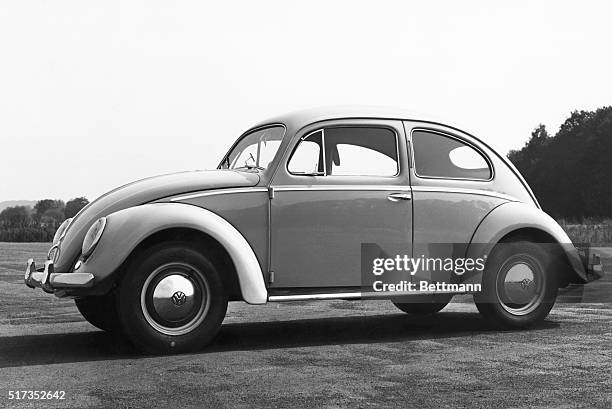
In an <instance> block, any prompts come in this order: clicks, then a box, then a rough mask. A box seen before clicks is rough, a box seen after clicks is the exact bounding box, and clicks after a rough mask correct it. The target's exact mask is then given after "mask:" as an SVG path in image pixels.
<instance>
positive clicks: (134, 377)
mask: <svg viewBox="0 0 612 409" xmlns="http://www.w3.org/2000/svg"><path fill="white" fill-rule="evenodd" d="M47 248H48V244H44V243H43V244H14V243H13V244H8V243H0V407H104V406H111V407H151V406H153V405H160V406H163V407H169V406H172V407H181V408H185V407H194V408H196V407H228V408H231V407H244V408H264V407H288V408H289V407H290V408H306V407H321V406H324V407H398V408H406V407H418V408H440V407H470V408H474V407H476V408H477V407H487V408H488V407H498V408H514V407H517V408H518V407H520V408H522V407H554V408H558V407H589V408H590V407H599V408H609V407H611V406H612V388H611V387H610V385H611V383H612V371H611V368H610V362H612V359H611V358H612V305H611V301H612V300H611V299H610V289H611V284H612V283H611V281H612V280H611V279H610V277H611V276H612V275H610V274H608V275H606V277H605V279H604V280H601V281H599V282H595V283H591V284H590V285H588V286H586V287H574V288H571V289H569V290H565V291H564V292H563V294H562V295H561V297H560V302H559V303H558V304H557V305H556V306H555V308H554V309H553V311H552V312H551V314H550V316H549V318H548V319H547V320H546V321H545V322H544V323H543V324H541V325H539V326H538V327H536V328H533V329H530V330H528V331H505V332H499V331H494V330H491V329H490V328H489V327H488V326H487V325H486V324H485V323H484V322H483V321H482V320H481V318H480V316H479V315H478V314H477V312H476V309H475V308H474V306H473V305H472V304H471V303H470V302H469V301H470V300H469V297H458V298H457V300H456V301H457V302H454V303H452V304H451V305H449V306H448V307H447V308H446V309H444V310H443V311H442V312H441V313H439V314H437V315H436V316H433V317H414V316H408V315H406V314H403V313H398V310H396V309H395V307H393V305H392V304H391V303H389V302H384V301H368V302H349V301H338V300H334V301H325V302H295V303H286V304H273V303H271V304H268V305H265V306H248V305H246V304H244V303H232V304H231V305H230V308H229V311H228V315H227V318H226V320H225V321H224V325H223V327H222V329H221V332H220V334H219V336H218V337H217V339H216V340H215V341H214V343H213V344H212V345H211V346H209V347H207V348H205V349H203V350H202V351H201V352H200V353H196V354H185V355H178V356H166V357H150V356H149V357H145V356H140V355H138V354H137V353H136V352H135V351H134V350H133V349H132V348H131V347H130V345H129V344H128V343H127V342H126V341H124V340H122V339H121V338H115V337H113V336H111V335H108V334H106V333H104V332H102V331H98V330H96V329H95V328H94V327H92V326H90V325H89V324H88V323H87V322H85V321H83V320H82V319H81V317H80V315H79V313H78V311H77V310H76V308H75V307H74V305H73V303H72V301H70V300H60V299H57V298H56V297H53V296H50V295H47V294H44V293H43V292H42V291H40V290H38V291H36V290H30V289H28V288H26V287H25V286H24V285H23V284H22V270H23V268H24V265H25V260H26V259H27V258H28V257H32V256H35V257H36V258H37V259H38V260H42V259H44V256H45V253H46V250H47ZM604 251H605V252H606V253H605V258H604V263H605V266H606V270H607V271H608V272H610V271H612V251H610V250H609V249H608V250H604ZM580 299H582V300H583V302H582V303H575V302H574V301H577V300H580ZM17 389H19V390H31V389H34V390H64V391H66V400H63V401H51V402H49V401H47V402H41V401H39V402H36V401H14V400H8V392H9V391H10V390H17Z"/></svg>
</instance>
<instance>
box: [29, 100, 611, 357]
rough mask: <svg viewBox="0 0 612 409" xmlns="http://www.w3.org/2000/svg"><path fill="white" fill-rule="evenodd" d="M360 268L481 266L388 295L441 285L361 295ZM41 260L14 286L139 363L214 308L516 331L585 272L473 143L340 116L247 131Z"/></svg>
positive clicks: (586, 276)
mask: <svg viewBox="0 0 612 409" xmlns="http://www.w3.org/2000/svg"><path fill="white" fill-rule="evenodd" d="M398 249H399V250H398ZM399 252H401V253H399ZM368 254H369V255H370V256H371V255H372V254H374V256H373V257H374V258H376V257H378V258H379V259H380V257H379V256H388V257H387V259H391V260H393V257H394V255H395V254H398V256H397V257H396V259H397V260H398V261H399V257H400V254H401V255H403V256H404V257H405V256H409V257H423V260H424V257H425V256H427V257H429V256H436V257H442V256H444V257H447V256H448V257H453V259H457V258H463V259H466V260H467V259H474V260H477V259H480V260H486V261H485V262H484V268H483V269H481V270H476V271H472V272H467V273H464V272H462V273H461V274H459V272H458V270H457V268H452V269H451V270H447V269H445V270H443V271H440V270H439V269H438V270H435V271H430V270H420V271H418V272H415V271H413V272H411V273H410V274H409V275H408V276H407V280H404V281H402V283H404V284H406V283H408V284H410V283H414V282H417V281H419V282H421V283H423V282H424V283H426V284H427V283H429V284H439V283H449V285H448V286H446V287H444V286H443V287H440V286H438V285H436V286H431V285H425V286H421V287H416V289H415V288H406V285H403V286H399V285H397V286H395V287H393V288H394V289H395V290H393V291H382V292H378V293H377V292H376V291H377V288H378V287H380V286H381V282H380V280H377V281H376V282H375V283H374V286H372V285H371V284H372V282H371V281H370V279H373V278H376V277H375V276H374V275H372V274H371V272H372V271H371V269H369V267H368V266H369V265H370V264H369V263H370V261H371V259H369V258H368V257H370V256H368ZM47 258H48V259H47V260H46V261H45V262H44V267H40V268H37V267H36V265H35V263H34V261H33V260H32V259H30V260H29V261H28V263H27V267H26V273H25V283H26V285H28V286H29V287H32V288H34V287H41V288H42V289H43V290H44V291H46V292H48V293H54V294H55V295H56V296H58V297H72V298H74V299H75V302H76V306H77V307H78V309H79V311H80V312H81V313H82V315H83V316H84V317H85V319H86V320H88V321H89V322H90V323H92V324H93V325H95V326H96V327H98V328H101V329H103V330H107V331H119V332H122V333H124V334H125V335H126V336H127V337H128V338H129V339H130V340H131V341H132V342H133V343H134V344H135V345H136V346H137V347H139V348H140V349H142V350H144V351H147V352H153V353H160V352H161V353H163V352H175V351H187V350H193V349H195V348H197V347H199V346H202V345H205V344H206V343H208V342H209V341H211V340H212V338H213V337H214V336H215V334H216V333H217V332H218V330H219V328H220V326H221V322H222V321H223V319H224V316H225V313H226V308H227V304H228V301H245V302H247V303H249V304H265V303H268V302H282V301H296V300H323V299H335V298H336V299H364V298H385V299H390V300H392V301H393V302H394V303H395V305H396V306H397V307H398V308H400V309H401V310H403V311H405V312H409V313H433V312H437V311H439V310H440V309H442V308H443V307H444V306H445V305H446V303H448V302H449V300H450V298H451V297H452V296H453V295H454V294H459V293H462V294H463V293H473V294H474V299H475V302H476V305H477V306H478V309H479V311H480V312H481V313H482V314H483V315H484V316H485V317H486V318H487V319H488V320H490V321H491V322H492V323H494V324H495V325H497V326H500V327H505V328H520V327H525V326H528V325H532V324H533V323H535V322H538V321H540V320H543V319H544V318H545V317H546V315H547V314H548V312H549V311H550V309H551V308H552V305H553V303H554V301H555V297H556V294H557V289H558V288H559V287H563V286H566V285H567V284H568V283H584V282H587V281H590V280H592V279H594V278H597V277H599V276H600V275H601V274H602V273H601V264H600V262H599V260H598V259H597V257H596V256H594V255H591V256H588V255H587V254H586V253H581V252H580V251H578V250H577V249H576V248H575V247H574V246H573V245H572V244H571V241H570V239H569V238H568V236H567V235H566V234H565V233H564V231H563V230H562V229H561V227H560V226H559V225H558V224H557V223H556V222H555V221H554V220H553V219H552V218H551V217H549V216H548V215H547V214H546V213H545V212H543V211H542V209H541V208H540V206H539V204H538V201H537V200H536V198H535V196H534V194H533V193H532V191H531V190H530V188H529V186H528V185H527V183H526V182H525V180H524V179H523V178H522V177H521V175H520V174H519V172H518V171H517V170H516V169H515V168H514V167H513V166H512V164H511V163H510V162H509V161H508V160H507V159H506V158H505V157H503V156H502V155H500V154H499V153H497V152H495V150H493V149H492V148H491V147H490V146H488V145H487V144H486V143H485V142H483V141H482V140H480V139H478V138H476V137H474V136H472V135H470V134H468V133H466V132H464V131H461V130H459V129H457V128H454V127H452V126H448V125H443V124H441V123H437V122H432V121H425V120H417V119H409V117H407V116H406V115H403V114H401V113H397V112H390V111H386V110H378V109H356V108H355V109H351V108H348V109H315V110H308V111H301V112H296V113H291V114H286V115H282V116H279V117H276V118H273V119H270V120H267V121H263V122H261V123H259V124H257V125H255V126H254V127H252V128H251V129H249V130H248V131H246V132H245V133H244V134H242V135H241V136H240V137H239V138H238V139H237V141H236V142H235V143H234V144H233V146H232V147H231V148H230V149H229V151H228V153H227V154H226V155H225V156H224V157H223V159H222V160H221V162H220V164H219V166H218V168H217V169H216V170H209V171H194V172H183V173H175V174H170V175H164V176H158V177H152V178H148V179H143V180H140V181H137V182H134V183H130V184H127V185H125V186H123V187H120V188H118V189H115V190H113V191H111V192H108V193H106V194H104V195H102V196H101V197H99V198H98V199H97V200H95V201H93V202H92V203H91V204H89V205H88V206H86V207H85V208H84V209H83V210H82V211H81V212H79V213H78V214H77V215H76V216H75V217H74V218H72V219H69V220H66V221H65V222H64V224H63V225H62V226H61V227H60V228H59V229H58V231H57V234H56V235H55V238H54V240H53V246H52V248H51V250H50V251H49V253H48V257H47ZM364 260H365V261H364ZM387 267H389V266H387ZM387 273H389V269H387ZM387 273H385V274H387ZM389 274H390V273H389ZM389 274H387V275H388V276H389ZM451 284H452V285H451ZM377 286H378V287H377ZM400 287H401V288H400ZM373 288H374V289H373ZM385 288H387V289H389V288H391V287H389V286H387V287H385ZM398 288H400V291H398V290H397V289H398ZM378 289H380V288H378Z"/></svg>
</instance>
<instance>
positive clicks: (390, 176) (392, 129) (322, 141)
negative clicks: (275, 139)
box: [285, 124, 410, 178]
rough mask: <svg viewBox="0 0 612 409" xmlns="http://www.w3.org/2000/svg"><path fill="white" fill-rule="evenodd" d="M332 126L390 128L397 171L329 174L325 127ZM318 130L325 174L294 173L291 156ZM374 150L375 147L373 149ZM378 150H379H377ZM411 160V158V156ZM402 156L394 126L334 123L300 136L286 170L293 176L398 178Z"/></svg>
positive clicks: (286, 164)
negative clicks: (388, 172)
mask: <svg viewBox="0 0 612 409" xmlns="http://www.w3.org/2000/svg"><path fill="white" fill-rule="evenodd" d="M331 128H374V129H386V130H389V131H391V132H392V133H393V136H394V137H395V158H396V159H395V163H396V164H397V166H396V169H397V172H396V173H395V174H394V175H329V174H328V173H327V160H326V159H327V158H326V156H325V150H326V149H325V129H331ZM318 132H321V144H322V145H323V146H322V147H323V155H322V156H323V175H309V174H300V173H293V172H291V171H290V170H289V162H291V158H293V155H294V154H295V151H296V150H297V148H298V147H299V146H300V144H301V143H302V141H304V140H305V139H306V138H308V137H309V136H310V135H313V134H316V133H318ZM372 150H374V149H372ZM377 152H378V151H377ZM409 160H410V158H409ZM401 162H402V161H401V158H400V151H399V135H398V133H397V132H396V130H395V129H394V128H392V127H389V126H383V125H357V124H355V125H332V126H324V127H321V128H317V129H315V130H313V131H311V132H308V133H307V134H305V135H304V136H301V137H300V138H299V140H298V141H297V143H296V144H295V146H294V147H293V149H292V151H291V154H290V155H289V158H288V159H287V161H286V163H285V170H286V172H287V173H288V174H289V175H291V176H307V177H308V176H309V177H349V178H351V177H377V178H398V177H399V176H400V175H401V172H402V163H401Z"/></svg>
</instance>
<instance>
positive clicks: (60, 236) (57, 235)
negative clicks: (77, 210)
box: [53, 217, 72, 244]
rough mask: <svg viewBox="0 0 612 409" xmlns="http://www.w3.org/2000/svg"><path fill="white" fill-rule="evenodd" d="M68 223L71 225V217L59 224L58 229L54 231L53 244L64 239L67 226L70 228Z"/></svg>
mask: <svg viewBox="0 0 612 409" xmlns="http://www.w3.org/2000/svg"><path fill="white" fill-rule="evenodd" d="M70 223H72V217H71V218H70V219H66V220H64V222H63V223H62V224H60V227H58V228H57V230H56V231H55V236H53V244H57V243H59V241H60V240H61V239H63V238H64V236H65V235H66V231H68V226H70Z"/></svg>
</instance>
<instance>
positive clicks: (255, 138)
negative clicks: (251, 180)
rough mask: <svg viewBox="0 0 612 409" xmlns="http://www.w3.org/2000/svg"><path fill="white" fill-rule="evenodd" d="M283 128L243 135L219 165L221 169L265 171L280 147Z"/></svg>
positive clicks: (273, 127) (275, 127)
mask: <svg viewBox="0 0 612 409" xmlns="http://www.w3.org/2000/svg"><path fill="white" fill-rule="evenodd" d="M284 133H285V128H284V127H282V126H272V127H269V128H265V129H260V130H257V131H255V132H251V133H250V134H247V135H245V136H244V137H243V138H242V139H241V140H240V141H239V142H238V143H237V144H236V146H234V148H233V149H232V150H231V151H230V153H229V154H228V155H227V156H226V157H225V160H224V161H223V163H222V164H221V169H240V168H246V169H260V170H263V169H265V168H266V167H267V166H268V165H269V164H270V162H272V159H274V155H276V151H277V150H278V147H279V146H280V143H281V140H282V139H283V134H284Z"/></svg>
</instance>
